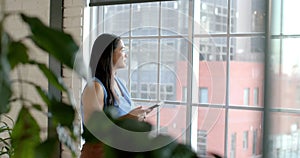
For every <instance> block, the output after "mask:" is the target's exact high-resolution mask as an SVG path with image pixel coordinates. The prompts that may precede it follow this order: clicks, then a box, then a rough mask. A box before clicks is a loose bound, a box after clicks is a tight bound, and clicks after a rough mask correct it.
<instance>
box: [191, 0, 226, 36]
mask: <svg viewBox="0 0 300 158" xmlns="http://www.w3.org/2000/svg"><path fill="white" fill-rule="evenodd" d="M195 3H196V2H195ZM195 11H196V12H197V11H198V12H200V15H199V17H197V16H196V17H195V18H199V19H196V21H199V24H197V25H196V26H197V27H200V28H195V30H197V31H196V33H201V34H206V33H224V32H226V30H227V13H228V8H227V0H209V1H208V0H200V8H199V9H198V10H195ZM198 14H199V13H195V15H198ZM198 31H200V32H198Z"/></svg>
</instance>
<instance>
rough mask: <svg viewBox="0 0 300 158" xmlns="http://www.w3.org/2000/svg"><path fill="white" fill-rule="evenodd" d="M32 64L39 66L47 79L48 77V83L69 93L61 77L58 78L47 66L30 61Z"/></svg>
mask: <svg viewBox="0 0 300 158" xmlns="http://www.w3.org/2000/svg"><path fill="white" fill-rule="evenodd" d="M30 64H33V65H37V66H38V68H39V69H40V70H41V71H42V72H43V74H44V75H45V77H47V79H48V81H49V82H50V83H51V84H52V85H53V86H55V87H56V88H57V89H58V90H60V91H64V92H67V88H66V86H65V85H64V83H63V80H62V79H61V78H60V77H59V76H56V75H55V74H54V73H53V72H52V71H51V70H50V69H49V68H48V67H47V66H46V65H45V64H42V63H38V62H35V61H30Z"/></svg>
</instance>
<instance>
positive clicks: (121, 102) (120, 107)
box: [81, 77, 132, 118]
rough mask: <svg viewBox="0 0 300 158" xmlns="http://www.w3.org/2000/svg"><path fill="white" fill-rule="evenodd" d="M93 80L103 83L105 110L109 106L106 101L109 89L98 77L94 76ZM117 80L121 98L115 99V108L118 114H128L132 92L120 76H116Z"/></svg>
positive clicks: (118, 115)
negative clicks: (107, 89) (130, 92)
mask: <svg viewBox="0 0 300 158" xmlns="http://www.w3.org/2000/svg"><path fill="white" fill-rule="evenodd" d="M92 80H93V81H96V82H98V83H99V84H100V85H101V87H102V89H103V93H104V98H103V99H104V100H103V103H104V106H103V108H104V109H103V110H105V109H106V108H107V107H108V105H107V101H106V100H107V91H106V89H105V87H104V85H103V83H102V82H101V81H100V80H99V79H98V78H96V77H94V78H93V79H92ZM115 80H116V82H117V84H118V86H119V88H120V91H121V94H119V93H117V91H116V94H117V96H118V98H119V99H118V100H115V102H114V108H115V109H116V111H117V114H116V116H117V117H121V116H123V115H126V114H127V113H129V112H130V110H131V106H132V101H131V98H130V94H129V92H128V90H127V88H126V86H125V84H124V83H123V82H122V81H121V80H120V79H119V78H118V77H115ZM86 86H87V85H86ZM86 86H85V87H86ZM81 105H82V106H83V104H82V102H81ZM82 111H83V110H82ZM83 116H84V115H83V113H82V118H84V117H83Z"/></svg>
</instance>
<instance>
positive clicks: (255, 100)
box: [253, 88, 259, 106]
mask: <svg viewBox="0 0 300 158" xmlns="http://www.w3.org/2000/svg"><path fill="white" fill-rule="evenodd" d="M253 104H254V106H258V104H259V89H258V88H254V90H253Z"/></svg>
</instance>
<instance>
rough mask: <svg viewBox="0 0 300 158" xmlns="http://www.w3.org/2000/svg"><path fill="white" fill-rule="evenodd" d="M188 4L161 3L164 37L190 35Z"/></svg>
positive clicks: (162, 32) (176, 2) (177, 2)
mask: <svg viewBox="0 0 300 158" xmlns="http://www.w3.org/2000/svg"><path fill="white" fill-rule="evenodd" d="M188 4H189V3H186V2H184V3H182V2H179V1H173V2H162V3H161V6H162V8H161V34H162V35H182V34H187V33H188V19H189V18H188Z"/></svg>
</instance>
